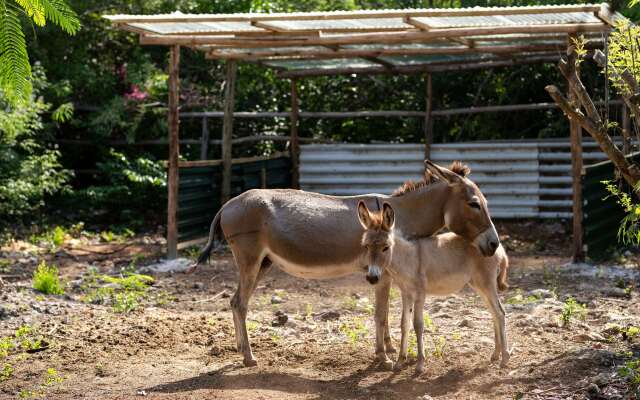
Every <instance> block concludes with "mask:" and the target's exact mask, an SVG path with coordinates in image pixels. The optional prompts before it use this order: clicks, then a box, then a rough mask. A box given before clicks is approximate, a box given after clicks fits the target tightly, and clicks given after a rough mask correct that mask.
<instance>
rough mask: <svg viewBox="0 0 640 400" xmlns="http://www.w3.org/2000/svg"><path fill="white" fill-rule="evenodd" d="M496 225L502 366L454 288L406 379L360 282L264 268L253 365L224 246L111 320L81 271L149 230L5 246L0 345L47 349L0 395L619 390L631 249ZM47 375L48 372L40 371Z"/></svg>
mask: <svg viewBox="0 0 640 400" xmlns="http://www.w3.org/2000/svg"><path fill="white" fill-rule="evenodd" d="M498 228H499V231H500V232H503V236H502V240H503V243H504V244H505V246H506V248H507V250H508V252H509V254H510V258H511V264H512V268H511V269H510V272H509V280H510V283H511V285H512V287H511V289H510V290H509V291H508V292H506V293H504V294H503V302H504V303H505V308H506V310H507V321H508V325H507V334H508V338H509V341H510V344H511V345H513V346H514V351H513V355H512V358H511V361H510V364H509V367H507V368H504V369H501V368H499V366H498V365H496V364H491V363H490V362H489V357H490V355H491V351H492V349H493V334H492V327H491V317H490V315H489V313H488V311H487V310H486V309H485V307H484V305H483V303H482V302H481V300H480V299H479V298H478V297H477V296H476V295H475V294H474V293H473V292H472V291H471V290H464V291H463V292H461V293H458V294H457V295H454V296H449V297H444V298H429V299H428V300H427V304H426V305H425V310H426V312H428V314H429V316H430V318H431V319H432V321H433V328H432V329H431V331H430V332H429V333H428V334H427V337H426V350H427V353H428V355H429V357H428V360H427V368H426V372H425V373H423V374H422V375H420V376H415V374H414V369H413V365H410V366H408V367H407V368H405V369H404V370H402V371H399V372H390V371H384V370H381V369H380V368H379V367H378V366H377V365H376V364H375V363H374V362H373V341H374V339H373V334H374V332H373V329H372V328H373V316H372V309H373V305H372V302H373V290H372V287H371V286H370V285H369V284H368V283H366V281H365V280H364V277H363V276H356V275H354V276H352V277H349V278H346V279H340V280H326V281H304V280H300V279H296V278H293V277H291V276H289V275H286V274H285V273H283V272H281V271H278V270H274V271H273V272H272V273H270V274H269V275H268V276H267V277H266V278H265V279H264V280H263V281H262V282H261V283H260V286H259V287H258V289H257V291H256V293H255V295H254V297H253V299H252V301H251V305H250V311H249V324H248V327H249V331H250V333H249V334H250V337H251V341H252V344H253V350H254V354H255V356H256V358H257V359H258V363H259V364H258V366H257V367H253V368H243V367H242V363H241V356H240V355H239V354H237V353H236V352H235V339H234V330H233V323H232V318H231V312H230V310H229V297H230V295H232V294H233V291H234V289H235V282H236V270H235V267H234V266H233V261H232V259H231V257H230V256H229V255H228V254H226V255H219V256H216V257H214V258H213V259H212V263H211V265H210V266H209V267H206V268H201V269H199V270H198V271H197V272H196V273H194V274H192V275H184V274H169V273H167V274H158V275H155V278H156V281H155V284H154V285H153V286H152V287H151V288H150V289H149V291H148V294H147V299H146V300H144V301H143V303H142V304H141V305H140V307H138V308H137V309H135V310H134V311H132V312H129V313H116V312H114V310H113V308H112V307H111V306H110V305H108V304H91V303H86V302H83V301H82V299H83V290H84V289H82V285H81V283H82V282H83V279H86V276H87V268H88V266H93V267H95V268H97V270H98V271H99V272H101V273H107V274H109V273H114V272H117V271H118V270H119V269H120V268H121V267H123V266H126V265H128V264H129V263H130V262H131V260H132V259H134V258H136V263H137V264H136V265H145V264H148V263H151V262H153V261H154V260H155V259H156V258H157V257H158V254H159V252H160V251H161V244H159V240H157V238H151V239H150V238H134V239H133V240H132V241H131V242H129V243H128V246H127V247H124V246H123V245H121V244H91V243H84V244H83V245H82V246H80V245H77V246H75V245H74V244H73V243H72V244H66V245H65V246H63V249H64V250H60V251H56V252H49V251H43V250H42V249H38V248H35V247H33V246H30V245H28V244H25V243H24V242H16V243H14V244H13V245H12V246H9V247H5V248H3V249H2V259H4V260H5V261H4V264H3V265H4V272H3V273H2V274H0V276H1V277H2V281H1V282H0V285H1V286H0V338H1V337H11V338H14V336H15V332H16V330H17V329H18V328H19V327H20V326H23V325H25V324H27V325H29V326H30V327H32V329H33V333H32V335H33V337H34V338H36V337H37V338H40V339H43V340H45V341H46V342H47V344H48V348H47V349H46V350H43V351H38V352H35V353H27V352H25V351H23V350H21V349H12V350H10V351H9V355H8V356H7V357H5V358H4V359H0V368H1V367H3V366H4V365H6V364H8V365H10V366H11V367H12V368H13V372H12V373H11V374H10V376H8V377H7V378H5V379H3V381H0V398H18V397H20V396H22V397H27V398H51V399H84V398H87V399H128V398H136V397H144V396H146V397H148V398H165V399H200V398H215V399H218V398H219V399H387V398H389V399H396V398H397V399H430V398H438V399H440V398H441V399H522V398H527V399H528V398H531V399H565V398H574V399H585V398H592V399H618V398H633V393H629V392H628V391H629V390H630V389H629V385H628V384H627V382H626V381H625V379H624V378H623V377H621V376H620V374H619V373H618V369H619V367H620V366H621V365H623V364H624V363H625V362H626V361H628V360H629V359H630V357H631V355H635V356H637V355H638V354H637V353H638V352H640V346H638V344H637V341H638V339H637V338H635V337H628V335H626V334H625V333H624V332H621V329H622V331H625V329H626V328H628V327H629V326H640V320H639V318H638V315H640V314H639V312H638V311H639V310H638V308H639V306H638V304H637V296H638V294H637V293H636V289H635V285H636V281H637V278H638V274H637V272H636V267H635V262H633V260H632V259H633V257H629V258H630V259H631V260H628V262H627V265H626V266H611V265H596V266H592V265H577V266H572V265H569V264H567V263H568V261H569V258H568V254H567V252H568V249H569V242H568V239H567V235H566V232H565V227H564V226H563V225H560V224H539V223H524V222H523V223H511V224H501V225H500V226H499V227H498ZM534 232H535V237H536V240H535V241H532V240H531V237H532V236H533V233H534ZM80 247H82V248H84V249H89V250H90V251H81V250H78V248H80ZM74 248H75V250H74ZM100 253H104V254H100ZM141 255H142V256H144V258H143V259H140V256H141ZM41 259H47V260H48V261H49V262H50V263H55V264H57V265H59V266H60V271H61V274H62V276H63V277H64V279H65V280H66V281H67V282H68V285H67V290H66V294H65V295H60V296H51V295H50V296H42V295H41V294H39V293H38V292H36V291H34V290H33V289H31V274H32V271H33V270H34V269H35V267H36V266H37V264H38V262H39V261H40V260H41ZM625 289H626V290H625ZM392 294H393V299H392V309H391V326H392V334H393V337H394V339H395V340H396V341H397V340H398V339H399V322H398V319H399V316H400V299H399V296H398V293H397V291H394V292H393V293H392ZM569 296H573V297H574V298H575V299H576V300H577V301H578V302H580V303H585V304H586V306H587V312H586V315H584V319H582V318H580V317H579V316H576V317H574V318H572V319H571V322H570V323H569V325H568V326H562V324H561V323H560V322H559V320H560V316H561V314H562V313H563V310H564V309H565V308H566V305H565V302H566V299H567V298H568V297H569ZM282 314H284V315H286V319H287V321H286V322H284V317H282ZM278 315H279V316H280V317H279V318H278ZM279 319H280V320H279ZM283 322H284V323H283ZM275 325H279V326H275ZM620 328H621V329H620ZM12 340H14V339H12ZM629 352H631V353H629ZM51 368H53V369H54V370H55V373H54V374H53V375H51V373H49V374H48V373H47V370H48V369H51ZM52 376H53V377H54V378H55V379H52V378H51V377H52ZM0 379H2V378H0ZM47 381H48V382H47Z"/></svg>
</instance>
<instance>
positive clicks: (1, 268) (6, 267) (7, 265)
mask: <svg viewBox="0 0 640 400" xmlns="http://www.w3.org/2000/svg"><path fill="white" fill-rule="evenodd" d="M8 272H11V260H8V259H4V258H3V259H1V260H0V273H2V274H6V273H8Z"/></svg>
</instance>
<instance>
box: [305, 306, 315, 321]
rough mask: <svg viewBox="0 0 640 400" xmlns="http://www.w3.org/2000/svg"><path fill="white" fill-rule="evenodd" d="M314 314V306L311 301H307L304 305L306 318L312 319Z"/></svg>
mask: <svg viewBox="0 0 640 400" xmlns="http://www.w3.org/2000/svg"><path fill="white" fill-rule="evenodd" d="M312 315H313V306H312V305H311V304H310V303H307V304H306V305H305V306H304V317H305V319H311V316H312Z"/></svg>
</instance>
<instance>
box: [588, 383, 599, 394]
mask: <svg viewBox="0 0 640 400" xmlns="http://www.w3.org/2000/svg"><path fill="white" fill-rule="evenodd" d="M587 393H589V394H590V395H591V396H597V395H598V394H600V388H599V387H598V385H596V384H595V383H593V382H592V383H590V384H589V386H587Z"/></svg>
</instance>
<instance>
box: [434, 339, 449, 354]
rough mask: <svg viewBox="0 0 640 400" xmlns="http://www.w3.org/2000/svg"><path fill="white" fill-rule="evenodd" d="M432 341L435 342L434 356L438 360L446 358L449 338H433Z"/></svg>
mask: <svg viewBox="0 0 640 400" xmlns="http://www.w3.org/2000/svg"><path fill="white" fill-rule="evenodd" d="M431 341H432V342H433V355H434V356H435V357H438V358H444V354H445V352H446V349H447V338H446V337H444V336H438V337H436V338H433V337H432V338H431Z"/></svg>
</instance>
